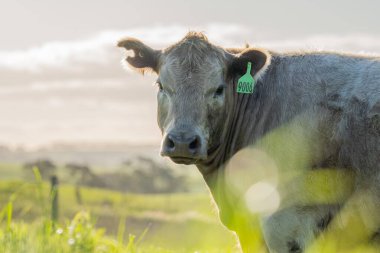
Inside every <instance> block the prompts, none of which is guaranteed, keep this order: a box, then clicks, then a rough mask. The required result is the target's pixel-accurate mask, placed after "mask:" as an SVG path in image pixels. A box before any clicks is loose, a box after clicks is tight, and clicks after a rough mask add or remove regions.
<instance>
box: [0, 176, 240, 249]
mask: <svg viewBox="0 0 380 253" xmlns="http://www.w3.org/2000/svg"><path fill="white" fill-rule="evenodd" d="M80 191H81V195H82V203H81V204H79V203H77V201H76V195H75V194H76V190H75V187H74V186H70V185H62V186H60V187H59V206H60V210H59V213H60V219H59V221H58V222H57V224H55V225H53V224H52V222H51V220H50V196H49V195H50V187H49V185H48V184H47V183H46V182H43V181H42V180H41V178H40V177H39V176H38V175H37V176H36V181H35V182H22V181H0V193H1V194H0V252H1V253H3V252H4V253H19V252H25V253H45V252H49V253H51V252H53V253H54V252H62V253H64V252H78V253H79V252H80V253H82V252H83V253H86V252H128V253H129V252H131V253H134V252H136V253H140V252H141V253H144V252H147V253H148V252H149V253H150V252H151V253H155V252H179V253H180V252H184V253H187V252H199V253H202V252H205V253H206V252H210V253H213V252H215V253H216V252H231V253H233V252H239V251H238V247H237V241H236V238H235V236H234V235H233V234H232V233H230V232H229V231H228V230H227V229H226V228H224V227H223V226H222V225H221V224H220V222H219V220H218V217H217V213H216V210H215V208H213V205H212V202H211V200H210V196H208V195H207V194H194V193H192V194H187V193H186V194H151V195H145V194H122V193H118V192H114V191H109V190H103V189H96V188H85V187H83V188H81V190H80ZM89 213H91V216H90V214H89ZM72 217H74V218H72ZM71 218H72V219H71Z"/></svg>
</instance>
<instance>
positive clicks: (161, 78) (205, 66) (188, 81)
mask: <svg viewBox="0 0 380 253" xmlns="http://www.w3.org/2000/svg"><path fill="white" fill-rule="evenodd" d="M118 46H119V47H123V48H125V49H127V50H132V51H133V52H134V56H129V57H127V58H126V61H127V62H128V63H129V64H130V65H131V66H132V67H133V68H135V69H137V70H138V71H141V72H145V71H147V70H150V71H153V72H155V73H157V74H158V78H157V86H158V93H157V101H158V125H159V127H160V129H161V132H162V134H163V140H162V145H161V155H163V156H168V157H170V158H171V159H172V160H173V161H174V162H176V163H183V164H194V163H195V164H196V163H198V162H200V161H204V160H206V159H207V157H208V154H209V152H210V150H213V149H215V147H216V146H218V145H219V144H220V142H221V141H223V138H224V137H223V134H224V133H223V132H224V128H225V127H224V126H225V124H226V121H227V119H228V118H229V111H230V108H231V106H232V104H233V101H234V97H235V96H236V94H234V93H235V88H234V82H235V81H236V80H237V79H238V78H239V77H240V76H241V75H243V74H244V73H245V72H246V68H247V63H248V62H251V63H252V75H253V76H254V77H255V78H258V76H259V74H260V73H261V72H262V71H264V70H265V68H266V67H267V65H268V64H269V61H270V59H269V58H270V57H269V55H268V54H267V53H266V52H265V51H261V50H257V49H252V48H244V49H223V48H221V47H218V46H215V45H212V44H211V43H210V42H209V41H208V40H207V38H206V37H205V35H203V34H202V33H196V32H190V33H188V34H187V35H186V36H185V38H183V39H182V40H181V41H179V42H178V43H176V44H174V45H172V46H170V47H169V48H166V49H164V50H154V49H152V48H150V47H148V46H146V45H145V44H143V43H142V42H140V41H138V40H136V39H132V38H127V39H124V40H121V41H120V42H119V43H118Z"/></svg>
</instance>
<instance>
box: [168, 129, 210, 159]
mask: <svg viewBox="0 0 380 253" xmlns="http://www.w3.org/2000/svg"><path fill="white" fill-rule="evenodd" d="M204 142H205V141H204V138H202V136H201V135H199V134H197V133H193V132H173V131H172V132H169V133H168V134H166V135H165V136H164V140H163V142H162V146H161V155H162V156H168V157H170V159H172V161H173V162H175V163H182V164H193V163H196V162H197V161H199V160H204V159H206V158H207V151H206V150H207V149H206V148H205V147H204V145H205V144H204Z"/></svg>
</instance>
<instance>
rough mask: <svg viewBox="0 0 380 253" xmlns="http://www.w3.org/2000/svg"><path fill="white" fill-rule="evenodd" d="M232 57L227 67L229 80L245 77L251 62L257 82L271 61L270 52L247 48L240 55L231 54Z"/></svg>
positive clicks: (252, 71)
mask: <svg viewBox="0 0 380 253" xmlns="http://www.w3.org/2000/svg"><path fill="white" fill-rule="evenodd" d="M231 56H232V57H231V58H230V60H229V63H228V66H227V69H228V70H227V76H228V77H229V78H235V77H240V76H242V75H244V74H245V73H246V71H247V65H248V62H251V63H252V68H251V75H252V76H253V77H254V78H255V79H256V80H257V79H259V78H260V76H261V75H262V74H263V73H264V72H265V70H266V69H267V68H268V66H269V64H270V61H271V55H270V53H269V52H267V51H265V50H262V49H256V48H246V49H244V50H242V51H240V52H239V53H238V54H231Z"/></svg>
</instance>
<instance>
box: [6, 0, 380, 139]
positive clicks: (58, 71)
mask: <svg viewBox="0 0 380 253" xmlns="http://www.w3.org/2000/svg"><path fill="white" fill-rule="evenodd" d="M379 10H380V1H375V0H373V1H371V0H364V1H331V0H330V1H307V0H304V1H301V0H293V1H268V0H265V1H253V0H250V1H204V0H203V1H200V0H193V1H174V0H170V1H154V0H149V1H136V0H128V1H121V0H110V1H105V0H104V1H96V0H92V1H89V0H81V1H74V0H66V1H53V0H36V1H29V0H13V1H10V0H9V1H2V4H1V9H0V31H1V40H0V115H2V120H1V121H0V144H7V145H9V144H11V145H28V146H35V145H46V144H49V143H51V142H82V141H83V142H128V143H158V142H159V139H160V134H159V132H158V128H157V127H156V101H155V92H156V88H155V87H152V86H151V83H152V82H153V80H154V76H148V77H142V76H140V75H138V74H135V73H132V72H131V71H125V70H124V69H122V67H121V66H120V59H121V58H122V55H123V54H124V52H123V51H122V50H120V49H117V48H116V47H115V43H116V41H117V40H118V39H119V38H120V37H122V36H134V37H137V38H139V39H142V40H143V41H145V42H147V43H149V44H150V45H152V46H153V47H162V46H168V45H169V44H171V43H173V42H175V41H177V40H179V39H180V38H181V37H182V36H183V35H184V34H185V33H186V32H187V31H188V30H192V29H195V30H202V31H205V32H206V34H207V35H208V36H209V38H210V40H211V41H212V42H214V43H217V44H220V45H225V46H233V45H235V46H236V45H237V46H239V45H243V44H244V43H245V42H249V43H251V44H254V45H259V46H264V47H268V48H270V49H276V50H286V49H327V50H340V51H342V50H343V51H353V52H366V53H375V54H379V53H380V28H379V24H380V16H379V14H378V12H379Z"/></svg>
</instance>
